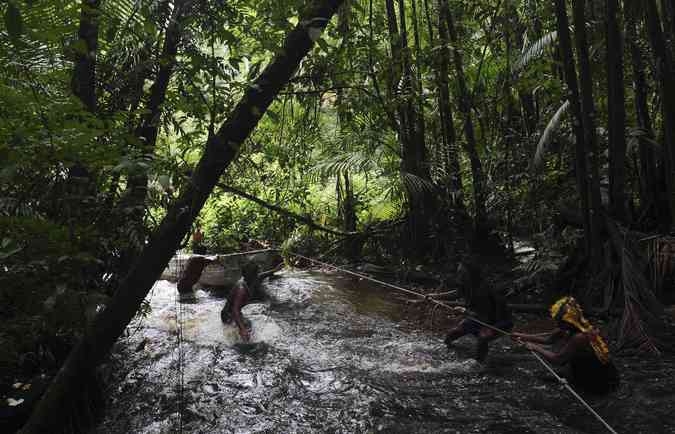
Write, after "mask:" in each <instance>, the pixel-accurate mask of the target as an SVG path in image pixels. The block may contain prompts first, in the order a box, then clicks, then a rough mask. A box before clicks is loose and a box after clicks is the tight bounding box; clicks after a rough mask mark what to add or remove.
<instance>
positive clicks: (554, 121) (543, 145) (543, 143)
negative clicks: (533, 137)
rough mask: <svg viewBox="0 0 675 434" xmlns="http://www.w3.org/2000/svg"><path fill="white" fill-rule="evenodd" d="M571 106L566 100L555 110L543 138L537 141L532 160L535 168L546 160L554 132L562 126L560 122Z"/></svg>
mask: <svg viewBox="0 0 675 434" xmlns="http://www.w3.org/2000/svg"><path fill="white" fill-rule="evenodd" d="M569 107H570V102H569V100H568V101H565V102H564V103H563V105H561V106H560V108H559V109H558V110H557V111H556V112H555V114H554V115H553V117H552V118H551V120H550V121H549V123H548V125H546V129H545V130H544V132H543V133H542V135H541V138H540V139H539V143H537V150H536V152H535V153H534V159H533V161H532V164H533V165H534V167H535V168H538V167H540V166H541V164H542V163H543V161H544V154H545V153H546V151H547V150H548V147H549V146H550V144H551V140H552V138H553V135H554V133H555V132H556V131H557V130H558V128H559V127H560V123H561V122H562V117H563V115H564V114H565V113H567V110H568V109H569Z"/></svg>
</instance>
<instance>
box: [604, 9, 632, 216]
mask: <svg viewBox="0 0 675 434" xmlns="http://www.w3.org/2000/svg"><path fill="white" fill-rule="evenodd" d="M606 7H607V14H606V17H605V19H606V25H607V113H608V123H609V125H608V131H609V192H610V196H609V200H610V201H609V204H610V213H611V215H613V216H614V218H616V219H617V220H619V221H621V222H625V221H626V218H627V210H626V175H625V174H626V107H625V95H624V87H623V77H624V75H623V42H622V40H621V38H622V36H621V30H620V27H619V17H618V13H619V3H618V1H617V0H606Z"/></svg>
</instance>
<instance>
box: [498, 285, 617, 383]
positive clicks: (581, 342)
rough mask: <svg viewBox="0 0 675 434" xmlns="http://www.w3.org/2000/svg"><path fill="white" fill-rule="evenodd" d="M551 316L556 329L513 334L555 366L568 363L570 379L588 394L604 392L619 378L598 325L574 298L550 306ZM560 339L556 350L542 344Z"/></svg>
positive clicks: (514, 337)
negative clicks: (589, 318) (594, 323)
mask: <svg viewBox="0 0 675 434" xmlns="http://www.w3.org/2000/svg"><path fill="white" fill-rule="evenodd" d="M551 318H553V319H554V320H556V321H557V322H558V328H557V329H556V330H554V331H552V332H551V333H549V334H547V335H529V334H524V333H513V334H512V335H511V336H512V338H513V339H515V340H516V341H518V342H522V343H524V345H525V347H526V348H527V349H529V350H532V351H535V352H537V353H539V354H541V355H542V356H543V357H544V358H545V359H547V360H548V361H549V362H551V363H553V364H556V365H568V366H569V371H568V373H567V376H568V377H569V380H570V381H571V382H572V383H573V384H574V385H575V386H577V387H579V388H580V389H583V390H585V391H587V392H590V393H606V392H608V391H610V390H612V389H613V388H614V387H616V385H617V384H618V381H619V376H618V372H617V370H616V367H615V366H614V364H613V363H612V360H611V358H610V355H609V348H608V346H607V343H606V342H605V340H604V339H603V338H602V336H600V332H599V331H598V329H597V328H595V327H593V325H591V323H590V322H589V321H588V320H587V319H586V318H585V317H584V314H583V311H582V309H581V306H579V303H578V302H577V301H576V299H575V298H574V297H563V298H561V299H560V300H558V301H557V302H555V303H554V304H553V306H551ZM559 341H562V345H561V346H560V347H559V348H560V350H559V351H552V350H550V349H548V348H545V347H544V346H542V344H543V345H547V344H555V343H557V342H559Z"/></svg>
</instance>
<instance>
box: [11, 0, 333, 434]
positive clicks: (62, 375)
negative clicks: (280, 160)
mask: <svg viewBox="0 0 675 434" xmlns="http://www.w3.org/2000/svg"><path fill="white" fill-rule="evenodd" d="M340 3H341V0H322V1H317V2H313V3H312V6H311V7H309V8H308V9H307V10H306V12H305V13H303V14H302V16H301V17H300V19H299V21H298V25H297V26H296V27H295V29H293V30H292V31H291V32H290V33H289V34H288V36H287V37H286V40H285V42H284V46H283V47H282V49H281V50H278V51H277V54H276V55H275V56H274V58H273V59H272V61H271V62H270V63H269V65H268V66H267V67H266V68H265V70H264V71H263V72H262V74H261V75H260V76H259V77H258V78H257V79H256V80H255V82H254V83H253V84H252V85H251V86H250V87H249V88H248V89H247V90H246V92H245V93H244V96H243V98H242V100H241V101H240V102H239V104H237V106H236V107H235V109H234V111H233V112H232V114H231V116H230V117H229V119H228V120H227V121H226V122H225V123H224V124H223V125H222V126H221V128H220V129H219V130H218V132H217V133H216V134H215V135H213V136H211V138H210V139H209V141H208V142H207V143H206V149H205V152H204V154H203V156H202V158H201V159H200V161H199V163H198V164H197V167H196V169H195V172H194V175H193V176H192V178H191V179H190V181H189V182H188V183H187V185H185V188H184V190H183V193H182V194H181V195H180V197H179V198H178V200H177V201H176V202H175V204H174V205H173V206H172V207H171V208H170V209H169V210H168V212H167V215H166V217H165V218H164V219H163V220H162V223H161V224H160V226H159V227H158V228H157V230H156V231H155V233H154V234H153V237H152V239H151V240H150V242H149V243H148V244H147V245H146V247H145V248H144V249H143V252H142V253H141V256H140V257H139V259H138V261H137V262H136V263H135V264H134V266H133V267H132V269H131V271H130V272H129V274H128V275H127V276H126V277H125V278H124V279H123V280H122V282H121V283H120V286H119V288H118V290H117V292H116V293H115V296H114V297H113V298H112V300H111V301H110V303H109V305H108V306H107V307H106V308H105V309H104V310H103V311H102V312H101V313H100V314H99V315H98V316H97V317H96V318H95V320H94V322H93V323H92V325H91V326H90V327H89V328H88V329H87V330H86V332H85V335H84V336H83V338H82V340H81V341H80V342H79V343H78V344H77V345H76V346H75V348H74V349H73V351H72V352H71V354H70V355H69V356H68V359H67V360H66V362H65V363H64V365H63V367H62V368H61V369H60V370H59V372H58V374H57V376H56V377H55V378H54V381H53V382H52V384H51V386H50V387H49V389H48V390H47V392H46V394H45V395H44V396H43V397H42V399H41V400H40V402H39V403H38V405H37V407H36V409H35V410H34V412H33V414H32V415H31V418H30V420H29V421H28V423H27V424H26V425H25V426H24V427H23V428H22V430H21V432H22V433H24V434H25V433H53V432H55V431H59V430H60V428H61V427H62V426H63V423H64V419H65V416H66V414H65V411H64V409H65V408H66V406H67V403H68V394H69V392H70V391H71V390H74V389H75V387H76V385H77V383H78V380H79V378H80V377H81V376H82V375H83V374H84V373H86V372H90V371H91V369H92V368H93V367H95V366H96V365H97V364H98V363H99V362H100V361H101V360H102V359H103V358H104V357H105V355H106V354H107V353H108V351H109V350H110V348H111V347H112V345H113V344H114V343H115V341H116V340H117V338H118V337H119V336H120V335H121V334H122V332H123V331H124V329H125V327H126V326H127V324H128V323H129V321H130V320H131V319H132V318H133V316H134V315H135V313H136V311H137V310H138V307H139V306H140V304H141V302H142V301H143V299H144V298H145V297H146V296H147V294H148V291H149V290H150V288H151V287H152V285H153V284H154V282H155V280H156V279H157V277H158V276H159V275H160V274H161V272H162V270H163V269H164V268H165V267H166V265H167V263H168V262H169V259H170V258H171V256H172V255H173V254H174V252H175V251H176V248H177V247H178V246H179V244H180V242H181V240H182V239H183V238H184V237H185V235H186V234H187V233H188V230H189V228H190V226H191V225H192V223H193V221H194V220H195V217H196V216H197V214H198V213H199V211H200V210H201V209H202V207H203V205H204V203H205V202H206V199H207V198H208V196H209V194H210V193H211V192H212V191H213V188H214V186H215V185H216V183H217V182H218V179H219V178H220V176H221V175H222V174H223V172H224V171H225V169H226V168H227V167H228V166H229V164H230V163H231V162H232V160H234V158H235V157H236V156H237V153H238V151H239V148H240V146H241V144H242V142H243V141H244V140H245V139H246V138H247V137H248V135H249V134H250V133H251V131H253V129H254V128H255V126H256V125H257V123H258V121H259V120H260V118H261V117H262V115H263V114H264V113H265V111H266V110H267V108H268V107H269V105H270V104H271V103H272V101H273V100H274V98H275V97H276V95H277V94H278V93H279V91H280V90H281V89H282V88H283V86H285V85H286V83H287V82H288V80H289V79H290V78H291V76H292V75H293V74H294V73H295V71H296V69H297V68H298V66H299V64H300V62H301V60H302V59H303V58H304V57H305V55H306V54H307V52H308V51H309V50H310V49H311V48H312V46H313V41H314V40H315V39H316V34H317V32H320V31H322V30H323V29H324V28H325V26H326V25H327V24H328V21H329V20H330V18H331V17H332V16H333V14H334V13H335V11H336V9H337V8H338V7H339V6H340Z"/></svg>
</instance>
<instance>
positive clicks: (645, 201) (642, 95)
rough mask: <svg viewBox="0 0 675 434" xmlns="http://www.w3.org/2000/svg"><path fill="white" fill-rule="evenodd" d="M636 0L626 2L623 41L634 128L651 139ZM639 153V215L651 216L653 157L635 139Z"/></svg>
mask: <svg viewBox="0 0 675 434" xmlns="http://www.w3.org/2000/svg"><path fill="white" fill-rule="evenodd" d="M640 3H641V2H640V0H627V2H626V14H625V17H626V39H627V41H628V45H629V48H630V55H631V65H632V70H633V93H634V95H635V112H636V118H637V125H638V127H639V128H640V129H641V130H642V131H643V133H644V134H646V136H647V137H648V138H650V139H652V140H653V139H654V129H653V127H652V121H651V117H650V114H649V107H648V102H647V91H648V87H647V78H646V75H645V65H644V61H643V58H642V52H641V49H640V45H639V44H638V24H637V21H636V18H637V17H639V16H640V15H642V7H641V5H640ZM638 140H639V154H640V214H641V215H643V216H646V217H647V218H649V217H655V214H656V213H655V212H654V210H655V207H658V206H659V204H658V202H657V198H656V192H657V188H658V183H657V177H656V175H657V171H656V156H655V153H654V149H653V147H652V145H651V144H649V143H648V142H647V140H645V138H644V137H642V136H641V137H640V138H639V139H638Z"/></svg>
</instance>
